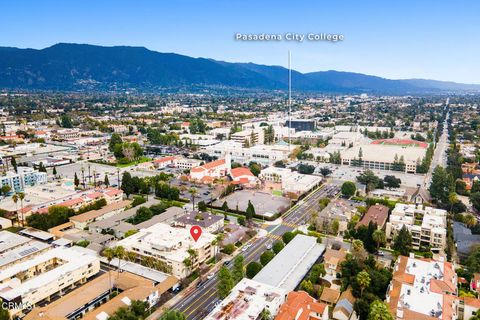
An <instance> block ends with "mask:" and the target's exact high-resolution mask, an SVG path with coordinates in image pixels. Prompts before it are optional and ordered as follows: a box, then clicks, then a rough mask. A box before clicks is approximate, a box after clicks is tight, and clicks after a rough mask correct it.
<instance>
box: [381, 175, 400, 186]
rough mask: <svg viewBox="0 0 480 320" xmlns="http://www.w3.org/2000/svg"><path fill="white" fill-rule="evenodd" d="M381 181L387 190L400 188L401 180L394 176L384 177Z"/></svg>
mask: <svg viewBox="0 0 480 320" xmlns="http://www.w3.org/2000/svg"><path fill="white" fill-rule="evenodd" d="M383 181H384V183H385V187H387V188H400V184H401V183H402V180H400V179H398V178H397V177H395V176H385V177H384V178H383Z"/></svg>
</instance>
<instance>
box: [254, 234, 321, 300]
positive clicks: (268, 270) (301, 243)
mask: <svg viewBox="0 0 480 320" xmlns="http://www.w3.org/2000/svg"><path fill="white" fill-rule="evenodd" d="M324 251H325V246H324V245H323V244H319V243H317V238H315V237H310V236H306V235H302V234H299V235H297V236H296V237H295V238H293V240H292V241H290V243H289V244H288V245H286V246H285V248H284V249H283V250H282V251H280V252H279V253H278V254H277V255H276V256H275V258H273V260H272V261H270V262H269V263H268V264H267V265H266V266H265V267H263V269H262V270H261V271H260V272H259V273H258V274H257V275H256V276H255V277H254V278H253V280H255V281H258V282H261V283H264V284H267V285H270V286H273V287H279V288H282V289H284V290H286V291H288V292H289V291H293V290H294V289H295V288H296V287H297V286H298V284H299V283H300V282H301V281H302V279H303V278H304V276H305V275H306V274H307V272H308V271H309V270H310V268H311V267H312V266H313V265H314V264H315V262H316V261H317V260H318V258H320V256H321V255H322V254H323V252H324Z"/></svg>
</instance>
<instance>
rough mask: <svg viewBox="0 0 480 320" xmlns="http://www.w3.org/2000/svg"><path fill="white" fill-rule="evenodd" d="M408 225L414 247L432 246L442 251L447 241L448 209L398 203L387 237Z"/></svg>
mask: <svg viewBox="0 0 480 320" xmlns="http://www.w3.org/2000/svg"><path fill="white" fill-rule="evenodd" d="M403 226H406V227H407V229H408V230H409V231H410V233H411V235H412V246H413V248H414V249H417V250H418V249H420V247H424V248H427V247H430V248H431V250H432V251H433V252H441V251H443V249H444V248H445V245H446V242H447V229H446V228H447V211H445V210H442V209H435V208H431V207H423V206H422V205H415V204H404V203H397V204H396V205H395V208H394V209H393V210H392V213H391V214H390V219H389V222H388V223H387V226H386V235H387V238H389V239H391V238H393V237H394V236H395V235H396V234H397V233H398V231H399V230H400V229H401V228H402V227H403Z"/></svg>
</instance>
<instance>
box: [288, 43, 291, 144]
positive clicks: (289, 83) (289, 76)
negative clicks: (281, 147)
mask: <svg viewBox="0 0 480 320" xmlns="http://www.w3.org/2000/svg"><path fill="white" fill-rule="evenodd" d="M291 113H292V66H291V54H290V50H288V152H290V142H291V141H290V131H291V130H292V118H291Z"/></svg>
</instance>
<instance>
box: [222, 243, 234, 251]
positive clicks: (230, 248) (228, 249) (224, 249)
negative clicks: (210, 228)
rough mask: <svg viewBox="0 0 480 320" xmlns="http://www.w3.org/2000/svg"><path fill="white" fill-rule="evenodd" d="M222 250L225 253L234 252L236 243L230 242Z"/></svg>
mask: <svg viewBox="0 0 480 320" xmlns="http://www.w3.org/2000/svg"><path fill="white" fill-rule="evenodd" d="M222 251H223V253H225V254H232V253H233V252H234V251H235V245H234V244H233V243H229V244H227V245H225V246H224V247H223V250H222Z"/></svg>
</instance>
